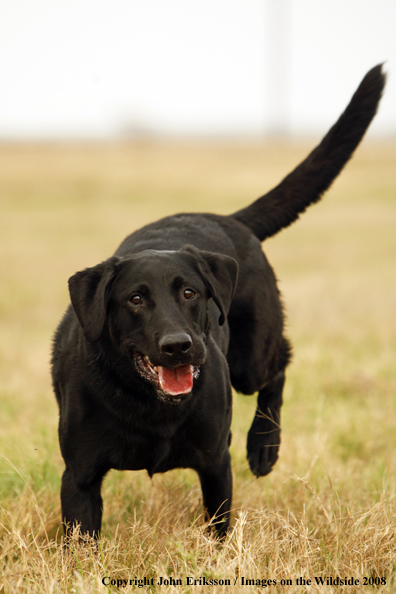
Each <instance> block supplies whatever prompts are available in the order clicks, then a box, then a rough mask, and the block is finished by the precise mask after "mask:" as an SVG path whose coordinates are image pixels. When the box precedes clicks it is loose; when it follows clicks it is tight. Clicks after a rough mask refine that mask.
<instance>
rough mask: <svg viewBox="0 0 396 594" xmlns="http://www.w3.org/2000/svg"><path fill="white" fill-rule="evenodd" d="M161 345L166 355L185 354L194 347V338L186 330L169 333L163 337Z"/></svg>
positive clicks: (162, 351)
mask: <svg viewBox="0 0 396 594" xmlns="http://www.w3.org/2000/svg"><path fill="white" fill-rule="evenodd" d="M159 346H160V349H161V353H164V355H168V356H170V357H172V356H173V355H185V354H187V353H188V351H189V350H190V349H191V347H192V338H191V336H190V335H189V334H186V333H184V332H180V333H179V334H167V335H166V336H163V337H162V338H161V340H160V342H159Z"/></svg>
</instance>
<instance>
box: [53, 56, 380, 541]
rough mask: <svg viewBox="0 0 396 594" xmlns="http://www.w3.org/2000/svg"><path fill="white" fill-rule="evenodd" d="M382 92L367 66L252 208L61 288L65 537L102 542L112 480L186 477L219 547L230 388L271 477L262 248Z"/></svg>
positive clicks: (274, 305)
mask: <svg viewBox="0 0 396 594" xmlns="http://www.w3.org/2000/svg"><path fill="white" fill-rule="evenodd" d="M384 83H385V77H384V74H383V73H382V69H381V66H377V67H375V68H373V69H372V70H371V71H370V72H369V73H368V74H367V75H366V77H365V78H364V79H363V81H362V83H361V85H360V86H359V88H358V90H357V91H356V93H355V95H354V96H353V98H352V100H351V102H350V104H349V106H348V107H347V109H346V110H345V112H344V113H343V114H342V116H341V117H340V119H339V120H338V122H337V123H336V124H335V125H334V126H333V128H331V130H330V132H329V133H328V134H327V135H326V136H325V138H324V139H323V141H322V142H321V143H320V145H319V146H318V147H317V148H316V149H315V150H314V151H313V152H312V153H311V154H310V155H309V156H308V157H307V159H305V161H303V162H302V163H301V164H300V165H299V166H298V167H297V168H296V169H295V170H294V171H293V172H292V173H291V174H289V175H288V176H287V177H286V178H285V179H284V180H283V181H282V182H281V183H280V184H279V185H278V186H277V187H276V188H275V189H273V190H272V191H270V192H269V193H268V194H266V195H265V196H263V197H262V198H259V199H258V200H257V201H256V202H254V203H253V204H252V205H251V206H249V207H247V208H245V209H243V210H241V211H239V212H237V213H235V214H233V215H230V216H218V215H214V214H180V215H175V216H171V217H167V218H165V219H162V220H160V221H158V222H156V223H153V224H151V225H148V226H146V227H144V228H143V229H140V230H138V231H136V232H135V233H133V234H132V235H130V236H129V237H127V238H126V239H125V241H124V242H123V243H122V244H121V245H120V247H119V248H118V250H117V251H116V252H115V254H114V256H112V257H111V258H110V259H109V260H107V261H105V262H103V263H102V264H99V265H97V266H95V267H93V268H89V269H87V270H84V271H82V272H78V273H76V274H75V275H74V276H73V277H72V278H71V279H70V280H69V287H70V296H71V301H72V306H69V308H68V310H67V311H66V314H65V316H64V318H63V320H62V322H61V323H60V325H59V328H58V330H57V332H56V335H55V339H54V348H53V357H52V374H53V385H54V390H55V394H56V397H57V401H58V404H59V409H60V420H59V440H60V446H61V451H62V455H63V457H64V460H65V463H66V469H65V472H64V475H63V479H62V489H61V501H62V517H63V520H64V521H65V522H66V523H67V525H68V526H69V527H71V526H73V525H74V524H76V523H80V524H81V530H82V532H88V533H90V534H95V535H97V534H98V532H99V530H100V526H101V518H102V499H101V495H100V487H101V482H102V479H103V477H104V475H105V474H106V472H107V471H108V470H109V469H110V468H116V469H119V470H137V469H147V471H148V473H149V474H150V475H153V474H154V473H156V472H165V471H167V470H170V469H172V468H176V467H182V468H186V467H190V468H194V469H195V470H196V471H197V473H198V476H199V478H200V482H201V487H202V493H203V501H204V505H205V507H206V509H207V512H208V515H209V517H211V518H214V517H217V518H218V520H219V523H218V525H217V531H218V534H219V535H220V536H222V535H224V533H225V531H226V530H227V528H228V525H229V511H230V505H231V496H232V476H231V465H230V455H229V444H230V441H231V433H230V424H231V384H232V385H233V386H234V388H235V389H236V390H238V391H239V392H242V393H244V394H253V393H254V392H257V391H258V406H257V412H256V415H255V417H254V419H253V423H252V427H251V429H250V431H249V434H248V441H247V451H248V460H249V464H250V467H251V469H252V472H253V473H254V474H255V475H256V476H263V475H265V474H267V473H268V472H270V471H271V470H272V467H273V465H274V464H275V462H276V460H277V457H278V449H279V443H280V408H281V404H282V390H283V385H284V381H285V368H286V366H287V364H288V362H289V360H290V352H291V349H290V345H289V343H288V341H287V339H286V338H285V337H284V315H283V310H282V305H281V301H280V296H279V292H278V289H277V286H276V279H275V276H274V273H273V271H272V269H271V267H270V265H269V263H268V261H267V259H266V257H265V255H264V253H263V252H262V250H261V245H260V241H261V240H263V239H265V238H266V237H269V236H271V235H273V234H274V233H276V232H277V231H279V230H280V229H281V228H283V227H285V226H287V225H289V224H290V223H292V222H293V221H294V220H296V219H297V217H298V215H299V213H301V212H303V211H304V210H305V209H306V207H307V206H308V205H309V204H312V203H314V202H316V201H317V200H319V198H320V197H321V195H322V194H323V192H324V191H325V190H326V189H327V188H328V187H329V186H330V184H331V182H332V181H333V180H334V178H335V177H336V176H337V175H338V174H339V172H340V171H341V169H342V167H343V166H344V165H345V163H346V162H347V161H348V159H349V158H350V157H351V155H352V153H353V151H354V149H355V148H356V146H357V145H358V143H359V142H360V140H361V138H362V136H363V135H364V132H365V131H366V129H367V127H368V125H369V124H370V122H371V120H372V118H373V117H374V115H375V112H376V109H377V106H378V103H379V100H380V97H381V94H382V91H383V87H384ZM238 270H239V276H238ZM145 356H147V357H148V358H149V360H150V362H151V363H149V362H148V360H147V359H145ZM187 366H191V367H187ZM198 368H199V371H198ZM155 369H157V371H155ZM166 369H168V370H170V369H171V370H176V371H174V372H170V373H171V374H172V373H174V374H175V376H176V375H177V376H178V377H179V375H180V374H181V375H183V373H184V371H183V370H188V373H187V372H186V374H187V375H188V374H189V375H188V377H192V376H191V374H192V372H193V371H194V382H193V388H192V390H191V391H189V392H186V393H183V394H177V395H176V396H175V395H173V396H172V395H171V394H170V393H169V390H172V389H173V388H170V387H169V385H168V384H167V385H166V386H165V388H164V384H163V383H161V381H160V380H159V377H160V370H165V371H164V373H168V372H166ZM161 372H162V371H161ZM182 372H183V373H182ZM186 389H187V390H189V389H190V388H186Z"/></svg>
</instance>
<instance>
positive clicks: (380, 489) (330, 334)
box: [0, 141, 396, 594]
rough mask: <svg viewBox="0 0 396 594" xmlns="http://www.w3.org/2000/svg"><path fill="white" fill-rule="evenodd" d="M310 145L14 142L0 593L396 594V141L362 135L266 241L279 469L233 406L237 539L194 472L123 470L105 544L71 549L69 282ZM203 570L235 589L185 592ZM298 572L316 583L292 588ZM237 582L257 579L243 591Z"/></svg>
mask: <svg viewBox="0 0 396 594" xmlns="http://www.w3.org/2000/svg"><path fill="white" fill-rule="evenodd" d="M309 148H310V145H302V144H295V145H293V144H292V145H285V146H283V145H281V144H272V145H268V144H267V145H263V144H260V143H258V142H256V143H255V142H245V143H242V142H240V143H236V142H234V143H232V142H229V143H226V142H222V143H221V142H217V143H209V142H201V143H192V142H191V143H188V142H184V143H181V142H173V143H172V142H165V141H164V142H136V143H116V144H106V145H75V146H73V145H26V146H19V145H2V146H0V207H1V208H0V253H1V257H0V279H1V280H0V378H1V379H0V506H1V507H0V593H2V594H10V593H20V592H26V593H29V594H30V593H39V592H41V593H45V594H50V593H58V592H59V593H66V592H67V593H69V592H70V593H71V592H75V593H80V594H86V593H96V592H119V591H132V590H134V589H137V588H138V586H137V585H136V586H134V585H129V584H128V586H127V587H125V588H124V587H120V588H118V587H117V585H113V586H112V585H111V580H115V581H117V580H123V579H128V580H132V581H133V580H135V578H137V579H143V578H144V577H146V578H147V579H149V580H151V579H152V578H155V580H154V582H155V581H158V580H159V579H160V577H162V578H163V579H164V580H165V579H167V580H170V577H172V578H173V579H174V580H175V581H176V580H178V579H180V580H182V581H183V585H163V586H156V587H155V586H144V587H142V588H140V589H137V591H150V590H153V589H156V591H159V592H160V591H165V592H169V593H171V592H195V591H197V592H198V591H201V590H203V591H205V592H232V593H235V594H239V593H240V592H253V591H260V592H267V591H270V592H284V593H290V594H292V593H295V592H325V593H326V594H327V593H330V592H337V593H341V592H366V593H367V592H371V591H375V592H395V591H396V552H395V551H396V499H395V495H396V430H395V419H396V397H395V393H396V373H395V359H396V315H395V313H396V167H395V163H396V144H395V143H391V142H388V143H377V144H375V143H374V144H373V143H371V144H370V143H365V144H364V145H363V146H362V147H361V148H360V149H359V150H358V153H357V155H356V157H355V158H354V159H353V161H352V162H351V163H350V164H349V165H348V166H347V168H346V170H345V172H344V173H343V174H342V175H341V177H340V179H339V180H337V182H336V183H335V184H334V186H333V188H332V189H331V190H330V192H329V193H328V194H327V195H326V197H325V199H324V200H323V201H322V202H321V203H320V204H318V205H316V206H314V207H312V208H311V209H310V210H309V212H307V213H306V214H304V215H303V217H302V219H301V221H299V222H298V223H297V224H295V225H293V226H292V227H291V228H290V229H287V230H284V231H283V232H281V233H280V234H279V236H277V237H275V238H273V239H270V240H268V242H266V243H265V244H264V248H265V251H266V254H267V256H268V257H269V260H270V262H271V263H272V265H273V267H274V268H275V271H276V274H277V277H278V278H279V284H280V288H281V291H282V293H283V298H284V302H285V305H286V309H287V314H288V335H289V337H290V339H291V341H292V343H293V345H294V359H293V363H292V365H291V366H290V368H289V372H288V380H287V383H286V390H285V403H284V407H283V419H282V425H283V434H282V447H281V455H280V460H279V461H278V464H277V465H276V467H275V469H274V471H273V472H272V474H271V475H270V476H269V477H267V478H265V479H260V480H256V479H255V478H254V477H253V476H252V475H251V473H250V471H249V469H248V464H247V461H246V451H245V443H246V433H247V430H248V428H249V426H250V423H251V419H252V417H253V414H254V409H255V403H254V401H255V399H254V398H252V397H244V396H240V395H236V396H235V412H234V422H233V434H234V438H233V444H232V458H233V473H234V501H233V509H234V513H233V529H232V531H231V533H230V535H229V537H228V538H227V540H226V541H225V542H224V544H223V545H219V544H218V543H217V542H216V541H215V540H213V539H212V538H211V537H210V536H208V534H207V533H206V532H205V524H204V521H203V517H202V515H203V514H202V507H201V500H200V489H199V486H198V481H197V478H196V476H195V474H194V473H193V472H192V471H173V472H170V473H167V474H166V475H156V476H154V478H153V480H150V479H149V478H148V477H147V476H146V474H145V473H144V472H135V473H126V472H125V473H120V472H116V471H112V472H111V473H109V475H108V476H107V478H106V480H105V483H104V486H103V490H102V493H103V498H104V522H103V534H102V538H101V541H100V543H99V547H98V549H95V547H94V546H92V544H90V543H88V544H86V545H85V546H81V545H79V543H78V542H77V541H76V543H75V548H74V550H73V553H72V554H70V553H68V552H67V551H65V550H64V549H63V547H62V545H61V527H60V502H59V488H60V478H61V474H62V471H63V461H62V458H61V455H60V452H59V447H58V442H57V415H58V413H57V408H56V405H55V400H54V397H53V394H52V391H51V386H50V378H49V353H50V343H51V337H52V334H53V331H54V329H55V327H56V325H57V323H58V321H59V319H60V317H61V315H62V313H63V311H64V309H65V307H66V305H67V303H68V294H67V284H66V281H67V279H68V277H69V276H70V275H71V274H73V273H74V272H75V271H77V270H80V269H82V268H84V267H86V266H91V265H94V264H97V263H98V262H99V261H101V260H103V259H105V258H107V257H108V256H109V255H111V253H112V252H113V251H114V250H115V249H116V247H117V245H118V244H119V243H120V241H121V240H122V239H123V238H124V236H126V235H127V234H128V233H129V232H131V231H132V230H134V229H136V228H138V227H140V226H141V225H142V224H144V223H147V222H149V221H152V220H154V219H156V218H159V217H161V216H164V215H167V214H171V213H174V212H178V211H214V212H218V213H230V212H233V211H234V210H237V209H238V208H240V207H242V206H243V205H246V204H248V203H249V202H251V201H252V200H253V199H255V198H256V197H257V196H259V195H260V194H262V193H264V192H265V191H266V190H268V189H269V188H270V187H272V186H273V185H275V184H276V183H277V182H278V181H279V180H280V179H281V177H283V176H284V175H285V174H286V173H288V172H289V170H291V169H292V168H293V167H294V166H295V165H296V164H297V163H298V162H299V160H300V159H301V158H303V157H304V156H305V154H306V153H307V152H308V150H309ZM202 576H204V577H205V578H206V579H211V578H213V579H219V580H220V579H223V580H227V579H229V580H230V583H231V585H230V586H228V587H227V586H224V585H217V586H206V587H203V586H199V585H197V586H194V585H186V578H187V577H191V578H193V579H196V580H198V579H199V578H200V577H202ZM327 576H330V577H332V578H333V580H334V579H336V578H342V579H344V578H345V577H347V578H348V579H350V578H354V579H355V580H359V584H358V585H357V584H355V585H354V586H351V585H346V586H340V585H334V584H333V585H327V582H326V579H325V583H324V585H317V583H316V580H315V577H323V578H327ZM105 577H107V578H109V579H108V580H105V584H108V583H109V582H110V585H106V586H105V585H104V584H103V583H102V580H103V578H105ZM300 577H302V578H304V580H309V579H310V580H312V584H310V585H305V586H304V585H299V584H297V580H298V579H299V578H300ZM242 578H244V581H245V583H246V580H247V579H250V580H258V582H257V583H256V582H255V585H242V584H243V582H242ZM365 578H366V582H367V585H364V579H365ZM264 580H275V581H276V584H274V583H272V584H268V582H267V583H265V582H264ZM282 580H283V583H282ZM235 581H236V584H235ZM290 582H291V583H290ZM384 582H386V583H384ZM234 584H235V585H234ZM372 584H374V585H372ZM375 584H377V585H375Z"/></svg>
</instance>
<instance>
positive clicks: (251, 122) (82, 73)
mask: <svg viewBox="0 0 396 594" xmlns="http://www.w3.org/2000/svg"><path fill="white" fill-rule="evenodd" d="M395 23H396V3H395V2H394V0H376V1H375V2H373V1H372V0H347V1H345V0H332V2H323V1H320V2H318V1H317V0H201V1H200V2H194V3H192V2H186V1H185V0H167V1H166V2H164V1H163V0H144V1H143V2H142V1H140V2H139V1H137V0H113V1H112V2H109V1H108V0H35V1H34V2H31V1H30V0H13V1H12V2H7V1H6V0H2V1H1V2H0V81H1V94H0V140H19V139H23V140H26V139H29V140H31V139H76V138H81V139H107V138H120V137H121V138H125V137H136V136H143V135H146V136H147V135H154V136H156V135H162V136H163V135H172V136H194V135H200V136H219V135H220V136H235V135H254V136H263V135H282V136H297V135H301V134H305V135H306V134H316V133H318V132H322V131H324V130H325V129H326V127H327V126H328V125H329V124H330V123H332V121H333V119H334V117H335V116H337V115H338V114H339V112H340V110H341V109H343V108H344V106H345V105H346V101H347V99H349V97H350V95H351V94H352V92H353V91H354V89H355V88H356V86H357V84H358V83H359V82H360V79H361V78H362V77H363V75H364V74H365V72H366V71H367V70H369V69H370V68H371V67H372V66H374V65H375V64H377V63H378V62H384V61H385V62H387V69H388V70H389V71H390V76H389V82H388V87H387V92H386V95H385V98H384V101H383V103H382V105H381V111H380V114H379V116H378V118H377V119H376V120H375V122H374V124H373V126H372V128H371V130H370V134H372V135H388V136H389V135H394V134H395V133H396V109H395V108H394V106H395V105H396V82H395V77H394V76H393V75H392V69H394V68H395V64H396V36H395V33H394V27H395Z"/></svg>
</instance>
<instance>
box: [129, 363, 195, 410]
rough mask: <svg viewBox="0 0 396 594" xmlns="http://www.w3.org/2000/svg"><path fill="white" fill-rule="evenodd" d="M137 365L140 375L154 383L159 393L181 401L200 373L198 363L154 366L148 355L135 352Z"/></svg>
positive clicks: (167, 398) (167, 397)
mask: <svg viewBox="0 0 396 594" xmlns="http://www.w3.org/2000/svg"><path fill="white" fill-rule="evenodd" d="M134 360H135V366H136V369H137V370H138V372H139V373H140V375H141V376H142V377H143V378H144V379H146V380H148V381H150V382H151V383H153V384H154V385H155V387H156V388H157V392H158V395H159V396H160V397H162V398H163V397H165V399H166V400H174V401H175V402H178V401H180V398H178V397H181V396H183V395H184V394H189V393H190V392H191V390H192V389H193V381H194V379H196V378H197V377H198V375H199V367H197V366H196V365H179V366H178V367H174V368H170V367H162V366H158V367H156V366H154V365H153V364H152V363H151V361H150V359H149V358H148V357H147V355H143V354H142V353H139V352H135V353H134Z"/></svg>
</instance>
